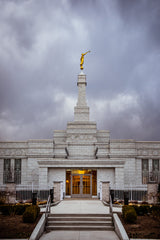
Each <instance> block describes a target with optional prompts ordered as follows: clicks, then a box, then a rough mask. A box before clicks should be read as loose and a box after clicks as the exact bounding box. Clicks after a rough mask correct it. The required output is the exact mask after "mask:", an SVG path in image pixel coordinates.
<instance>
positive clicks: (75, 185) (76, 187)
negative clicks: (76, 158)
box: [66, 170, 97, 197]
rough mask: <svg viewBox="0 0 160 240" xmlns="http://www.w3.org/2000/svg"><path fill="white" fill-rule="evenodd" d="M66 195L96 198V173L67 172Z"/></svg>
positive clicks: (88, 171)
mask: <svg viewBox="0 0 160 240" xmlns="http://www.w3.org/2000/svg"><path fill="white" fill-rule="evenodd" d="M66 195H69V196H71V197H92V196H97V171H96V170H67V171H66Z"/></svg>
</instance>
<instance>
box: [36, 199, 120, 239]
mask: <svg viewBox="0 0 160 240" xmlns="http://www.w3.org/2000/svg"><path fill="white" fill-rule="evenodd" d="M51 213H62V214H63V213H106V214H108V213H109V207H106V206H104V205H103V203H102V202H101V201H100V200H64V201H62V202H60V203H59V204H58V205H57V206H54V207H52V208H51ZM40 240H119V238H118V236H117V235H116V233H115V232H114V231H51V232H49V233H44V234H43V235H42V237H41V238H40Z"/></svg>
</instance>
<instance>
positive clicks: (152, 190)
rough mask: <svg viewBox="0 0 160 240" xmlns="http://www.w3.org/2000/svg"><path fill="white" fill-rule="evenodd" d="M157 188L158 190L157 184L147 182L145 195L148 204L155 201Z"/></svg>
mask: <svg viewBox="0 0 160 240" xmlns="http://www.w3.org/2000/svg"><path fill="white" fill-rule="evenodd" d="M157 190H158V184H151V183H149V184H148V185H147V196H148V203H149V204H155V203H157Z"/></svg>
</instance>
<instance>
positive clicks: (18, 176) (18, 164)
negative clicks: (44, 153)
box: [14, 159, 21, 184]
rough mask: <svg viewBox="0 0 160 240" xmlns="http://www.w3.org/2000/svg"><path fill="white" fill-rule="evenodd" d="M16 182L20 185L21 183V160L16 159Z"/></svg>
mask: <svg viewBox="0 0 160 240" xmlns="http://www.w3.org/2000/svg"><path fill="white" fill-rule="evenodd" d="M14 182H15V183H16V184H20V183H21V159H15V165H14Z"/></svg>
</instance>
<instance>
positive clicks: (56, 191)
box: [53, 181, 61, 202]
mask: <svg viewBox="0 0 160 240" xmlns="http://www.w3.org/2000/svg"><path fill="white" fill-rule="evenodd" d="M53 187H54V202H57V201H60V200H61V182H58V181H55V182H53Z"/></svg>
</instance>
